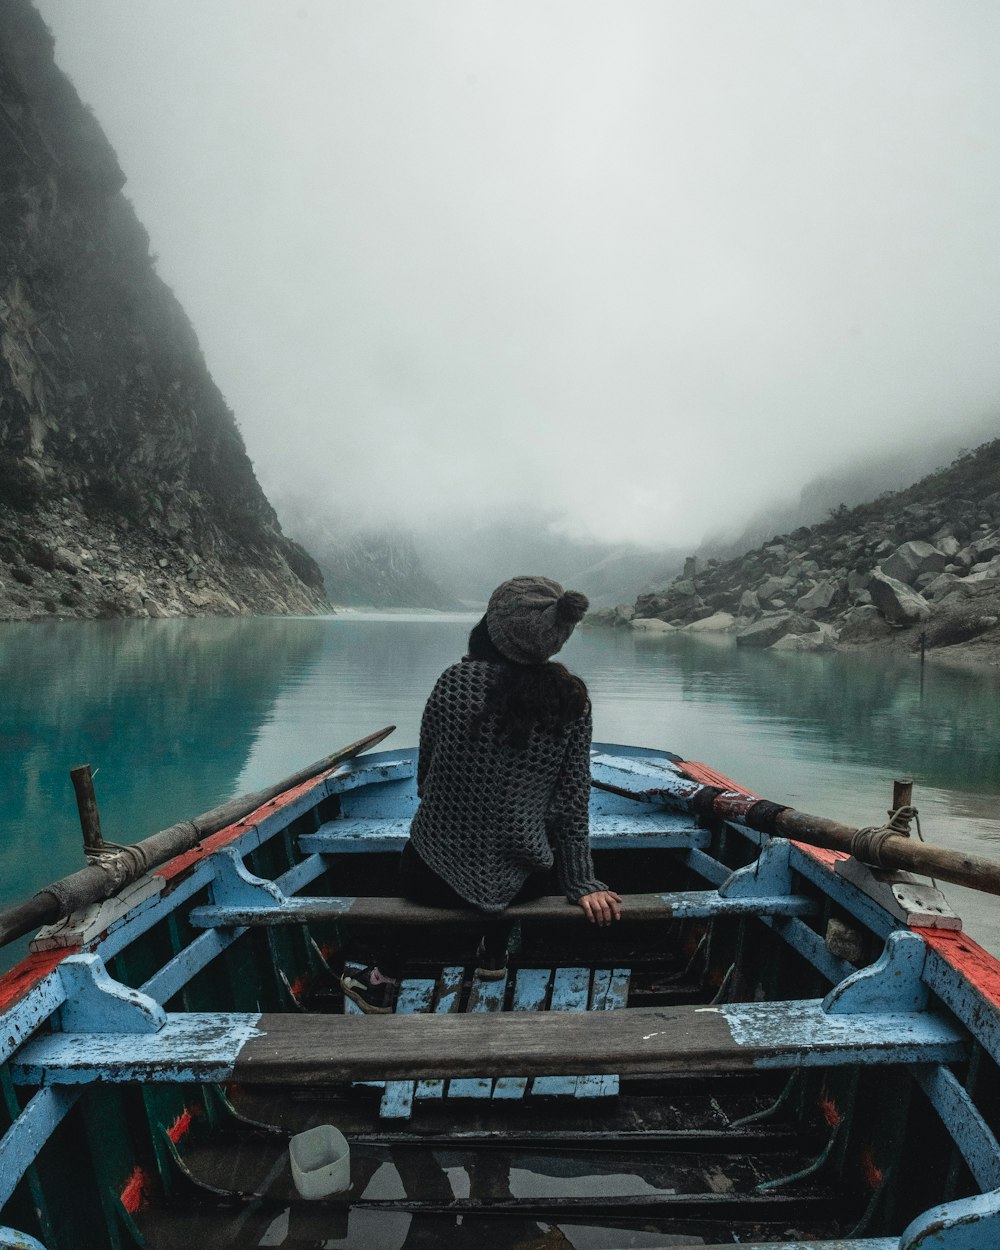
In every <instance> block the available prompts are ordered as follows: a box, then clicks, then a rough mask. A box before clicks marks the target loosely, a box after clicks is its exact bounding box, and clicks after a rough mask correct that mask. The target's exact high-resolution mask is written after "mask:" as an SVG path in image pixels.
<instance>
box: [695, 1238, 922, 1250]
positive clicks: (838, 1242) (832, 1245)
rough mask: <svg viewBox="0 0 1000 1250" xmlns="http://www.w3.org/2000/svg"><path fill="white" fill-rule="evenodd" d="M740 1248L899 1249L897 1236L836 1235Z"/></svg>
mask: <svg viewBox="0 0 1000 1250" xmlns="http://www.w3.org/2000/svg"><path fill="white" fill-rule="evenodd" d="M701 1250H732V1243H730V1245H727V1246H702V1247H701ZM740 1250H899V1238H898V1237H847V1238H843V1237H837V1238H836V1239H835V1240H834V1241H811V1240H809V1239H807V1240H806V1241H767V1242H764V1241H754V1242H743V1243H741V1245H740Z"/></svg>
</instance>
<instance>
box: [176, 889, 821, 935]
mask: <svg viewBox="0 0 1000 1250" xmlns="http://www.w3.org/2000/svg"><path fill="white" fill-rule="evenodd" d="M815 911H816V904H815V903H814V902H813V901H812V900H811V899H808V898H806V897H804V896H801V895H774V896H767V897H760V898H723V897H721V896H720V895H719V894H718V892H717V891H716V890H678V891H675V892H674V893H671V894H626V895H625V896H624V898H623V900H622V918H623V919H624V920H627V921H630V922H633V923H635V922H640V921H642V922H646V923H649V922H659V923H663V922H664V921H668V920H682V919H683V920H687V919H703V918H704V919H708V918H712V917H715V916H751V915H758V916H806V915H811V914H812V913H814V912H815ZM504 914H505V915H507V916H509V917H510V919H511V920H512V921H534V922H539V921H544V922H545V923H547V924H548V923H552V922H557V923H566V924H585V923H587V916H586V914H585V912H584V911H583V908H582V907H578V906H577V905H576V904H574V903H570V902H568V900H567V899H565V898H563V897H562V896H561V895H557V896H552V897H545V898H539V899H534V900H533V901H532V902H530V903H516V904H515V905H514V906H513V907H508V908H507V911H506V912H505V913H504ZM479 919H481V917H480V916H479V915H478V913H477V912H475V911H473V910H472V909H468V910H464V909H461V908H446V907H428V906H427V905H426V904H425V903H415V902H412V901H411V900H410V899H405V898H348V897H345V898H319V897H307V898H288V899H286V900H285V902H284V903H281V904H275V903H274V902H267V903H264V904H261V905H253V904H250V905H246V906H224V907H223V906H215V905H214V904H207V905H205V906H202V907H196V908H194V909H193V911H192V912H191V914H190V921H191V924H193V925H194V926H195V927H196V928H235V927H244V926H260V925H289V924H310V923H321V922H324V921H330V920H342V921H348V922H349V923H351V924H354V925H358V924H365V925H386V924H405V925H423V926H432V925H433V926H439V925H447V924H475V923H476V922H477V920H479Z"/></svg>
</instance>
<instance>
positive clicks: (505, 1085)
mask: <svg viewBox="0 0 1000 1250" xmlns="http://www.w3.org/2000/svg"><path fill="white" fill-rule="evenodd" d="M551 982H552V969H551V968H519V969H518V972H517V978H516V980H515V981H514V998H513V1001H512V1003H511V1007H512V1008H513V1010H514V1011H544V1010H545V1004H546V1003H547V1002H548V999H549V986H550V985H551ZM527 1088H528V1078H527V1077H525V1076H502V1077H500V1078H499V1079H498V1080H497V1081H496V1083H495V1084H494V1086H493V1097H494V1098H496V1099H500V1100H503V1099H511V1100H516V1099H518V1098H523V1097H524V1094H525V1091H526V1090H527Z"/></svg>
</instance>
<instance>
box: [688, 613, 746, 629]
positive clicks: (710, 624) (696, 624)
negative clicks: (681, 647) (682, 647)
mask: <svg viewBox="0 0 1000 1250" xmlns="http://www.w3.org/2000/svg"><path fill="white" fill-rule="evenodd" d="M735 624H736V617H735V616H733V615H732V614H731V613H729V612H713V613H712V615H711V616H706V617H703V618H702V620H700V621H692V622H691V624H690V625H685V626H684V628H685V630H686V631H687V632H688V633H692V634H724V633H725V632H726V631H727V630H730V629H732V628H733V626H734V625H735Z"/></svg>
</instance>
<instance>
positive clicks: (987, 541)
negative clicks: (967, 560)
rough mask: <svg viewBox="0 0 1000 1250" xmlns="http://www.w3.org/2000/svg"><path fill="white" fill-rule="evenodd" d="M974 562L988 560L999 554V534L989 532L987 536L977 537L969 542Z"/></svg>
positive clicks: (979, 562) (978, 562)
mask: <svg viewBox="0 0 1000 1250" xmlns="http://www.w3.org/2000/svg"><path fill="white" fill-rule="evenodd" d="M971 546H972V550H973V553H974V554H975V557H976V563H977V564H981V563H983V562H984V561H985V562H987V563H988V562H989V561H990V560H993V559H995V558H996V557H997V556H1000V534H990V535H989V536H988V537H987V538H977V539H976V541H975V542H974V543H972V544H971Z"/></svg>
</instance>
